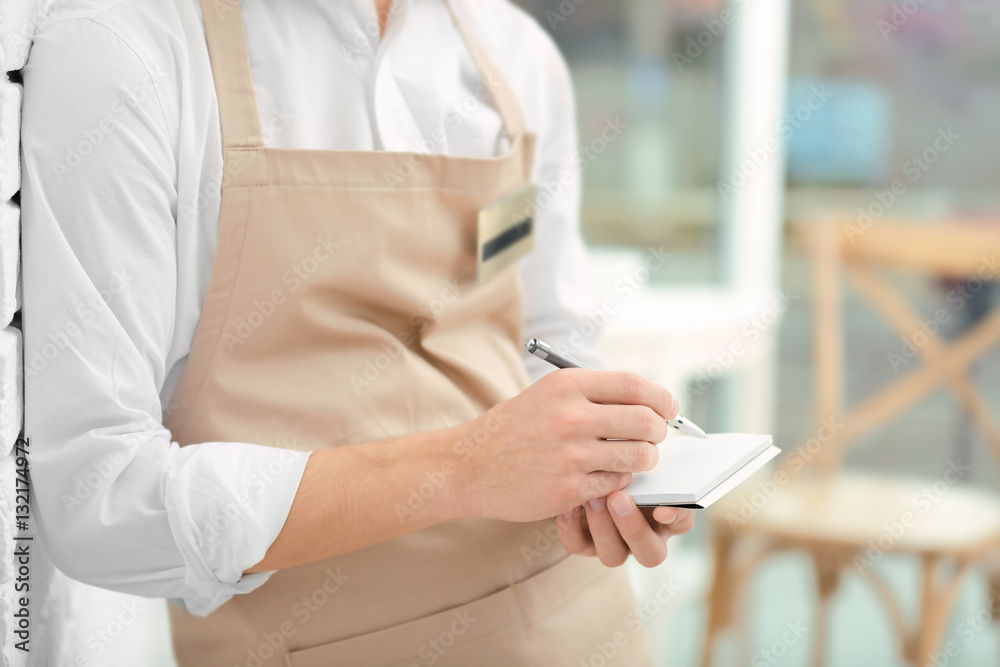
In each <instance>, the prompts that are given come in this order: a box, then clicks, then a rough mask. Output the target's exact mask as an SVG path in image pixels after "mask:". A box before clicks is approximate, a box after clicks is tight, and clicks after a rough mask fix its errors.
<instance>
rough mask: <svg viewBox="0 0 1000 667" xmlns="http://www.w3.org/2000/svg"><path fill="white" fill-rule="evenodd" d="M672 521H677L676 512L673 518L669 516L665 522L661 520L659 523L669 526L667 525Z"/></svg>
mask: <svg viewBox="0 0 1000 667" xmlns="http://www.w3.org/2000/svg"><path fill="white" fill-rule="evenodd" d="M674 521H677V512H674V514H673V516H671V517H670V518H669V519H667V520H666V521H663V520H661V521H660V523H662V524H669V523H673V522H674Z"/></svg>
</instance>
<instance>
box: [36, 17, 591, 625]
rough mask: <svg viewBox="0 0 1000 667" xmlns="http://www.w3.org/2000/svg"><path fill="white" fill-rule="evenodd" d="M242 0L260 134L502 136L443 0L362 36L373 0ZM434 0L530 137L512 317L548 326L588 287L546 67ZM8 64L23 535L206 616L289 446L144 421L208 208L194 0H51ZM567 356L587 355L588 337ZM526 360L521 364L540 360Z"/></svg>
mask: <svg viewBox="0 0 1000 667" xmlns="http://www.w3.org/2000/svg"><path fill="white" fill-rule="evenodd" d="M243 5H244V10H243V11H244V20H245V25H246V33H247V40H248V50H249V53H250V59H251V65H252V71H253V77H254V82H255V86H256V90H257V99H258V105H259V112H260V116H261V119H262V125H263V126H264V128H265V130H264V134H265V143H266V144H267V145H270V146H275V147H282V148H307V149H353V150H394V151H408V150H427V151H431V152H444V153H448V154H452V155H468V156H482V157H486V156H490V155H495V154H497V152H498V151H503V150H506V146H505V143H504V141H503V140H502V139H501V134H500V129H501V121H500V118H499V115H498V114H497V112H496V110H495V109H494V108H493V106H492V103H491V102H490V101H489V100H486V101H485V102H484V103H480V102H479V101H478V99H477V97H476V95H475V91H476V89H477V87H478V85H479V73H478V69H477V68H476V66H475V64H474V62H473V60H472V58H471V55H470V54H469V52H468V50H467V48H466V45H465V43H464V41H463V39H462V37H461V35H460V33H459V32H458V30H457V28H456V26H455V25H454V23H453V20H452V17H451V14H450V13H449V12H448V9H447V7H446V6H445V4H444V0H397V7H396V9H395V10H394V13H393V15H392V16H391V18H390V22H389V25H388V28H387V31H386V34H385V36H384V38H381V39H380V37H379V34H378V27H377V26H378V23H377V19H376V15H375V6H374V1H373V0H284V1H281V2H279V1H277V0H270V1H269V0H246V1H245V2H244V3H243ZM454 6H455V8H456V11H461V12H463V14H462V15H463V16H465V17H467V19H468V22H469V24H470V26H471V27H472V29H473V31H474V33H475V34H476V35H477V36H478V37H479V40H480V43H481V44H482V45H483V47H484V49H485V50H486V52H487V53H488V54H489V56H490V57H491V59H492V60H493V61H494V62H495V63H496V64H497V66H498V67H499V68H500V70H501V72H502V73H503V74H504V76H505V77H506V78H507V79H508V81H509V82H510V84H511V86H512V88H513V89H514V92H515V95H516V96H517V98H518V99H519V101H520V102H521V105H522V109H523V113H524V116H525V121H526V123H527V126H528V129H529V130H530V131H534V132H535V133H536V134H537V135H538V138H539V141H538V148H537V153H536V160H535V170H534V180H535V182H536V183H537V184H539V186H540V188H541V189H542V190H546V189H547V190H549V191H550V192H551V194H552V195H553V196H552V198H551V204H549V205H547V206H545V207H542V208H541V210H540V211H539V213H538V217H537V226H536V229H537V231H536V248H535V250H534V252H533V253H532V254H531V255H529V256H528V257H527V258H525V259H524V260H522V263H521V266H520V271H521V274H522V279H523V283H524V285H525V332H526V334H528V335H531V336H538V337H540V338H543V339H547V340H551V341H553V342H557V343H558V342H567V341H569V339H570V336H571V333H572V332H573V331H574V329H578V328H579V325H580V323H581V322H582V321H583V319H584V318H585V317H586V313H587V312H588V309H589V308H591V304H590V302H589V298H588V295H589V294H592V293H593V292H592V291H591V290H589V285H588V284H587V275H586V269H585V251H584V246H583V243H582V240H581V238H580V234H579V231H578V212H579V194H580V176H579V166H580V164H582V162H581V161H580V160H579V157H578V152H577V148H576V126H575V119H574V106H573V94H572V89H571V85H570V80H569V76H568V73H567V70H566V67H565V63H564V62H563V60H562V58H561V56H560V55H559V53H558V51H557V50H556V48H555V47H554V45H553V43H552V42H551V40H550V39H549V38H548V36H547V35H546V34H545V33H544V32H543V31H542V30H541V29H540V28H539V27H538V26H537V25H536V24H535V23H534V22H533V21H532V20H531V19H530V18H528V17H527V16H526V15H525V14H523V13H522V12H521V11H520V10H518V9H516V8H515V7H513V6H512V5H510V4H508V2H507V1H506V0H454ZM23 76H24V84H25V90H24V108H23V110H24V116H23V126H22V142H23V155H24V171H23V174H24V176H23V187H22V200H21V202H22V212H23V218H22V224H23V252H24V254H23V272H24V273H23V290H24V342H25V371H26V377H25V386H26V416H25V428H26V434H27V435H28V436H29V437H30V438H31V449H32V452H33V454H32V457H31V475H32V481H33V485H34V487H33V492H34V495H33V497H32V501H33V503H34V509H35V516H36V518H37V521H38V529H39V531H40V536H41V538H42V539H43V540H44V541H45V544H46V546H47V548H48V550H49V551H50V553H51V556H52V559H53V561H54V562H55V564H56V565H57V566H58V567H59V568H60V569H61V570H63V571H64V572H66V573H67V574H68V575H70V576H72V577H74V578H76V579H79V580H81V581H84V582H87V583H90V584H94V585H97V586H103V587H106V588H110V589H115V590H119V591H123V592H127V593H132V594H136V595H143V596H150V597H166V598H171V599H173V600H175V601H177V602H178V603H181V604H183V605H184V606H185V607H186V608H187V609H188V610H189V611H191V612H193V613H197V614H207V613H209V612H210V611H212V610H214V609H215V608H217V607H218V606H219V605H221V604H222V603H223V602H225V601H226V600H228V599H229V598H231V597H232V596H233V595H235V594H238V593H243V592H248V591H251V590H253V589H255V588H257V587H258V586H260V585H261V584H263V583H264V581H266V580H267V578H268V577H269V576H270V574H271V573H269V572H268V573H256V574H250V575H243V574H242V573H243V571H244V570H245V569H246V568H248V567H250V566H251V565H253V564H254V563H257V562H258V561H260V560H261V559H262V558H263V557H264V554H265V552H266V551H267V548H268V547H269V546H270V544H271V543H272V542H273V541H274V539H275V537H276V536H277V534H278V532H279V531H280V530H281V527H282V525H283V524H284V521H285V519H286V517H287V514H288V510H289V508H290V506H291V503H292V499H293V498H294V496H295V492H296V490H297V488H298V484H299V481H300V479H301V476H302V471H303V469H304V467H305V465H306V462H307V459H308V456H309V453H308V452H297V451H291V450H286V449H281V448H279V447H268V446H264V445H262V444H250V443H239V442H210V443H196V444H192V445H190V446H185V447H179V446H178V445H177V443H176V442H172V441H171V437H170V433H169V431H167V430H166V429H165V428H164V427H163V425H162V420H161V418H162V411H163V408H164V406H165V405H166V404H167V403H168V402H169V400H170V398H171V395H172V394H173V391H174V389H175V388H176V386H177V382H178V380H179V378H180V375H181V373H182V371H183V370H184V365H185V362H186V360H187V356H188V353H189V351H190V347H191V342H192V339H193V336H194V332H195V327H196V326H197V324H198V317H199V314H200V312H201V308H202V304H203V301H204V297H205V293H206V291H207V288H208V281H209V276H210V274H211V269H212V261H213V257H214V254H215V248H216V243H217V233H218V224H219V185H220V181H221V179H222V175H223V169H222V152H221V135H220V130H219V119H218V106H217V102H216V96H215V89H214V86H213V79H212V72H211V67H210V64H209V60H208V52H207V48H206V45H205V41H204V35H203V27H202V24H201V10H200V4H199V3H198V1H197V0H64V1H63V2H62V3H59V4H58V9H57V10H56V11H55V13H54V14H53V15H52V16H51V17H50V19H49V20H48V22H47V23H46V24H45V25H44V26H43V27H42V28H41V29H40V31H39V33H38V34H37V36H36V37H35V40H34V44H33V47H32V50H31V55H30V57H29V60H28V64H27V66H26V67H25V68H24V70H23ZM442 131H443V134H442ZM435 136H437V137H441V136H443V137H444V139H443V140H442V141H439V142H438V143H439V144H440V145H435V144H433V143H432V142H431V141H430V139H429V138H431V137H435ZM586 331H587V332H588V333H589V332H590V331H591V329H590V328H587V329H586ZM577 354H581V355H582V356H583V357H584V358H585V360H589V361H590V362H591V363H595V365H597V364H600V358H599V357H598V356H597V355H596V354H594V353H593V351H592V350H590V351H589V352H588V351H587V350H584V351H577ZM588 354H590V358H589V359H587V355H588ZM525 363H526V366H527V368H528V371H529V375H530V376H531V377H532V379H537V378H538V377H540V376H541V375H543V374H544V373H545V372H547V371H548V370H551V369H549V368H548V367H547V366H546V365H545V364H544V362H541V361H539V360H537V359H534V358H533V357H527V358H526V360H525ZM331 400H335V399H331Z"/></svg>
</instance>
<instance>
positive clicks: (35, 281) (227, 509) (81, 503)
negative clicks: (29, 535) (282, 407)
mask: <svg viewBox="0 0 1000 667" xmlns="http://www.w3.org/2000/svg"><path fill="white" fill-rule="evenodd" d="M23 76H24V106H23V122H22V147H23V149H22V150H23V161H24V165H23V183H22V195H21V197H22V198H21V204H22V216H23V217H22V226H23V237H22V238H23V240H22V245H23V248H22V252H23V295H24V303H23V325H24V350H25V433H26V435H27V436H28V437H29V438H30V441H31V452H32V454H31V456H30V464H31V480H32V484H33V496H32V499H31V501H32V507H33V510H34V512H35V518H36V519H37V526H38V530H39V533H40V538H41V539H42V540H43V541H44V542H45V545H46V547H47V549H48V551H49V552H50V554H51V557H52V559H53V561H54V563H55V564H56V566H57V567H59V569H61V570H62V571H63V572H65V573H66V574H67V575H69V576H70V577H73V578H75V579H78V580H80V581H84V582H86V583H89V584H93V585H96V586H101V587H104V588H108V589H113V590H118V591H122V592H126V593H131V594H135V595H142V596H147V597H165V598H170V599H173V600H175V601H177V602H178V603H180V604H182V605H183V606H184V607H185V608H186V609H187V610H188V611H190V612H192V613H195V614H199V615H204V614H207V613H209V612H211V611H212V610H214V609H215V608H217V607H218V606H219V605H221V604H222V603H224V602H225V601H226V600H228V599H229V598H231V597H232V596H234V595H236V594H239V593H245V592H249V591H251V590H253V589H255V588H257V587H259V586H260V585H261V584H263V583H264V582H265V581H266V580H267V578H268V577H269V576H270V574H271V573H269V572H264V573H256V574H248V575H245V574H243V572H244V571H245V570H246V569H247V568H249V567H250V566H251V565H253V564H255V563H257V562H259V561H260V560H261V559H262V558H263V557H264V555H265V553H266V551H267V549H268V547H269V546H270V545H271V543H272V542H273V541H274V539H275V538H276V537H277V535H278V533H279V532H280V530H281V528H282V526H283V525H284V522H285V519H286V518H287V515H288V511H289V509H290V508H291V504H292V500H293V499H294V496H295V493H296V491H297V489H298V485H299V482H300V481H301V477H302V473H303V470H304V468H305V465H306V463H307V460H308V457H309V452H299V451H292V450H286V449H280V448H276V447H267V446H262V445H257V444H251V443H236V442H207V443H198V444H192V445H189V446H185V447H180V446H178V444H177V443H176V442H173V441H172V440H171V435H170V432H169V431H168V430H167V429H166V428H165V427H164V426H163V423H162V416H163V415H162V408H161V397H160V391H161V389H162V387H163V384H164V376H165V373H166V368H165V363H166V362H165V359H166V358H167V354H168V350H169V348H170V345H171V342H172V341H171V337H172V335H173V330H174V317H175V311H176V301H177V294H176V292H177V289H176V286H177V256H176V252H177V250H176V213H177V187H176V186H177V178H178V175H177V171H178V167H177V163H176V159H175V153H174V146H175V145H176V137H175V136H173V134H174V131H173V130H172V129H171V127H170V124H169V123H168V122H167V117H168V116H167V114H165V111H164V109H165V108H170V105H169V104H165V99H166V97H167V96H169V94H170V92H169V90H168V88H169V87H168V86H166V85H165V84H164V81H165V80H166V79H168V78H169V77H168V74H167V73H166V72H162V71H156V70H151V69H150V68H149V67H148V66H147V64H146V63H144V61H143V59H142V58H141V57H140V55H138V54H137V53H136V51H135V50H133V49H132V48H130V46H129V44H128V43H127V41H126V40H123V39H122V38H121V37H120V36H119V35H118V34H116V33H115V32H114V31H113V30H111V29H109V28H108V27H107V26H105V25H102V24H100V23H98V22H95V21H92V20H89V19H65V20H60V21H57V22H54V23H50V24H49V25H47V26H46V27H45V28H43V29H42V30H41V32H40V33H39V34H38V35H37V36H36V38H35V41H34V44H33V47H32V51H31V56H30V58H29V61H28V65H27V66H26V67H25V69H24V70H23Z"/></svg>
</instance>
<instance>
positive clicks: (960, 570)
mask: <svg viewBox="0 0 1000 667" xmlns="http://www.w3.org/2000/svg"><path fill="white" fill-rule="evenodd" d="M944 560H945V559H944V557H942V556H941V555H937V554H925V555H924V556H923V562H922V564H921V567H922V577H921V579H922V583H921V608H920V626H919V627H918V628H917V632H916V635H915V636H914V637H913V644H912V646H913V649H914V650H913V652H912V655H911V656H909V657H910V659H911V660H912V661H913V663H914V664H915V665H924V664H927V663H928V662H929V660H930V656H931V654H932V653H933V652H934V651H936V650H937V649H938V647H939V646H940V645H941V640H942V639H943V638H944V634H945V632H946V631H947V629H948V621H949V619H950V618H951V612H952V610H953V609H954V606H955V601H956V600H957V598H958V593H959V589H960V588H961V586H962V582H963V581H964V580H965V573H966V572H967V571H968V565H969V564H968V563H967V562H962V563H959V564H958V567H957V569H956V571H955V573H954V574H952V575H951V578H950V580H949V581H947V582H946V583H944V584H940V585H939V583H938V577H939V575H941V573H940V572H939V570H940V567H941V565H942V564H943V563H944Z"/></svg>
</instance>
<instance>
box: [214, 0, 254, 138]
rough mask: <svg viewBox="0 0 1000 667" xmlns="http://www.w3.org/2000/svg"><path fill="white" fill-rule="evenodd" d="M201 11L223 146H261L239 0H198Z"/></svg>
mask: <svg viewBox="0 0 1000 667" xmlns="http://www.w3.org/2000/svg"><path fill="white" fill-rule="evenodd" d="M201 13H202V17H203V20H204V22H205V39H206V41H207V43H208V57H209V58H210V59H211V61H212V77H213V78H214V79H215V94H216V96H217V97H218V98H219V120H220V121H221V123H222V144H223V146H224V147H226V148H237V147H262V146H263V145H264V136H263V134H262V133H261V130H260V114H259V113H258V111H257V96H256V94H255V93H254V89H253V76H252V75H251V73H250V55H249V51H248V50H247V39H246V32H245V31H244V29H243V11H242V10H241V9H240V3H239V0H224V1H221V2H220V1H219V0H201Z"/></svg>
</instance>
